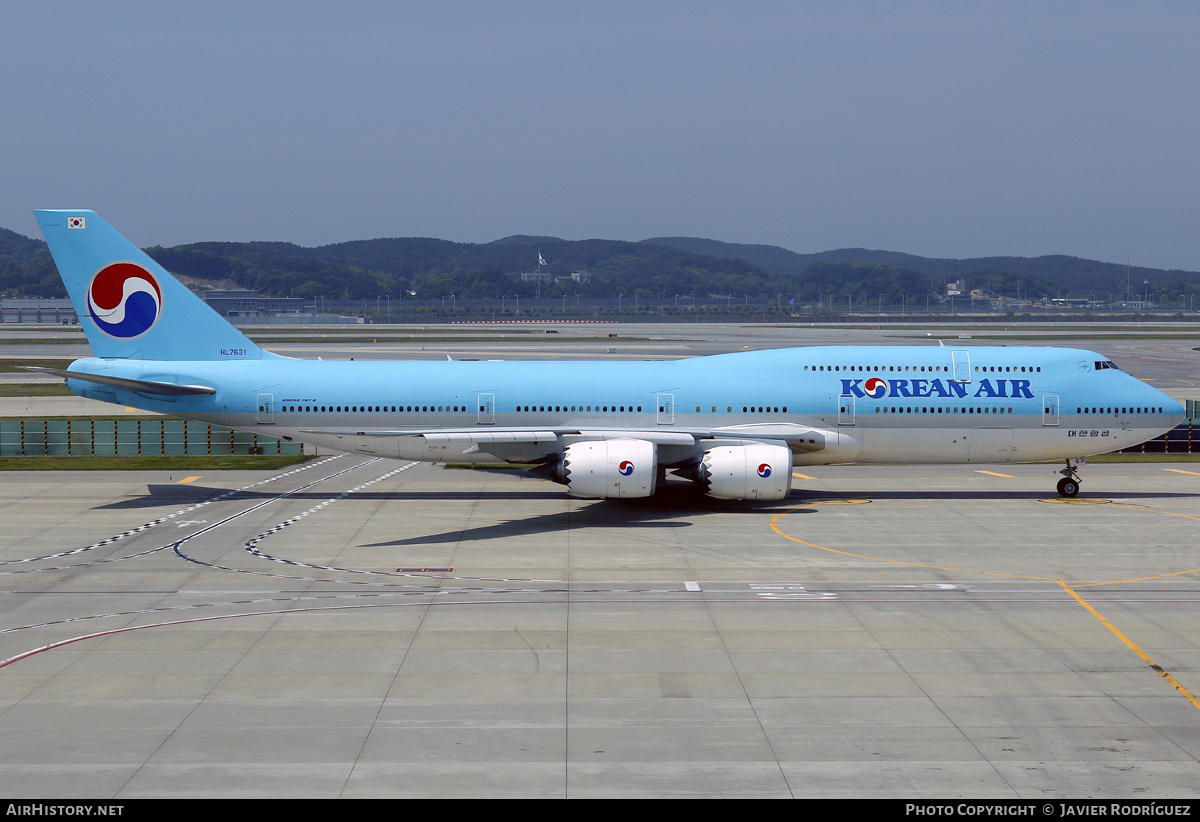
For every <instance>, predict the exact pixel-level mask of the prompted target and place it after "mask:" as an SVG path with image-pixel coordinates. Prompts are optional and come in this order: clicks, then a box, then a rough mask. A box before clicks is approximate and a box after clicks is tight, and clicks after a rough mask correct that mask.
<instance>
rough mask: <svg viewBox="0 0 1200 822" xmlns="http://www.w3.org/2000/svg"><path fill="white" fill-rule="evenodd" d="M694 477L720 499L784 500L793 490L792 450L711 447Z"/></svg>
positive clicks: (709, 492)
mask: <svg viewBox="0 0 1200 822" xmlns="http://www.w3.org/2000/svg"><path fill="white" fill-rule="evenodd" d="M693 477H694V479H695V480H696V482H697V483H699V484H700V486H701V487H703V488H704V492H705V493H706V494H708V495H709V496H710V497H716V498H717V499H761V500H767V499H783V498H784V497H786V496H787V495H788V493H789V492H790V491H791V490H792V452H791V450H789V449H788V448H787V447H786V446H782V445H727V446H722V447H720V448H712V449H710V450H708V451H705V452H704V458H703V459H702V460H701V461H700V464H699V465H698V466H697V467H696V470H695V471H694V472H693Z"/></svg>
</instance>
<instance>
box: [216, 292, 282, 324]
mask: <svg viewBox="0 0 1200 822" xmlns="http://www.w3.org/2000/svg"><path fill="white" fill-rule="evenodd" d="M200 296H202V297H204V301H205V302H206V303H208V305H209V307H210V308H212V310H213V311H216V312H217V313H218V314H220V315H221V316H222V317H224V318H225V319H227V320H238V319H260V320H261V319H262V318H264V317H274V316H277V315H279V314H301V313H303V312H304V298H303V297H260V296H259V294H258V291H257V290H256V289H253V288H227V289H219V288H214V289H211V290H208V291H202V292H200Z"/></svg>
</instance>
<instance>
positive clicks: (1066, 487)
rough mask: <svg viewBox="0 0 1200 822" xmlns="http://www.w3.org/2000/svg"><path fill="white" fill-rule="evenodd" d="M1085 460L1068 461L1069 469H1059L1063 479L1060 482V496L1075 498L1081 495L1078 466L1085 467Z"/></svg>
mask: <svg viewBox="0 0 1200 822" xmlns="http://www.w3.org/2000/svg"><path fill="white" fill-rule="evenodd" d="M1083 463H1084V459H1083V457H1080V458H1079V459H1068V460H1067V467H1066V468H1061V469H1059V472H1058V473H1060V474H1062V477H1063V478H1062V479H1060V480H1059V481H1058V494H1059V496H1062V497H1068V498H1070V497H1074V496H1075V495H1077V494H1078V493H1079V471H1078V470H1076V469H1077V466H1080V465H1083Z"/></svg>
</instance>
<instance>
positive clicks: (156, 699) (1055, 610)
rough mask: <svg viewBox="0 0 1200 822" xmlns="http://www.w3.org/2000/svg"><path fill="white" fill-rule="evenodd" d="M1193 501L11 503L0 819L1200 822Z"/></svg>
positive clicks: (851, 472)
mask: <svg viewBox="0 0 1200 822" xmlns="http://www.w3.org/2000/svg"><path fill="white" fill-rule="evenodd" d="M1195 467H1196V466H1195V465H1194V464H1192V463H1180V464H1174V465H1171V464H1139V465H1089V466H1087V468H1086V469H1085V475H1084V484H1083V488H1084V492H1083V494H1082V495H1081V497H1080V498H1078V499H1077V500H1075V501H1073V502H1071V503H1063V502H1062V501H1060V500H1059V499H1058V498H1057V497H1056V495H1055V494H1054V491H1053V484H1054V480H1055V478H1056V477H1055V475H1054V474H1053V469H1052V468H1051V467H1050V466H1003V467H987V470H986V471H983V470H975V469H974V466H952V467H929V468H911V467H899V468H879V467H840V468H832V467H830V468H824V467H823V468H809V469H806V470H805V472H804V474H803V476H800V477H797V479H796V483H797V486H798V488H797V490H796V491H795V492H794V493H793V496H792V497H791V498H790V499H788V500H786V501H784V502H781V503H778V504H773V505H765V506H764V505H752V504H745V503H741V504H733V503H716V502H712V501H700V500H697V499H695V498H694V497H691V496H690V495H689V494H688V493H686V491H684V490H683V489H682V486H681V487H680V488H679V489H675V488H672V489H671V490H670V491H669V492H668V494H667V495H666V496H665V497H663V498H662V499H659V498H655V499H653V500H650V501H640V502H637V503H619V502H587V501H579V500H572V499H570V498H568V497H566V496H565V495H564V494H563V493H562V492H561V490H560V488H559V486H556V485H553V484H551V483H549V482H545V481H543V480H540V479H536V478H533V477H531V476H529V475H526V474H523V473H520V472H515V471H499V470H492V471H470V470H454V469H444V468H441V467H437V466H428V465H411V466H406V465H405V464H401V463H394V462H392V463H389V462H384V461H367V462H364V461H363V460H362V459H361V458H358V457H348V456H347V457H339V458H327V459H321V460H319V461H315V462H314V463H309V464H307V465H306V466H304V467H302V468H298V469H290V470H289V471H285V472H281V473H280V474H278V475H274V476H269V475H266V474H262V473H257V472H241V473H220V474H213V475H211V476H204V475H200V476H198V477H183V476H179V475H159V474H154V473H133V472H94V473H84V472H80V473H52V472H27V473H20V474H16V473H9V474H4V475H0V505H2V506H3V508H2V511H3V514H2V516H3V521H4V523H5V527H4V529H3V531H2V532H0V563H3V564H2V565H0V657H2V658H3V660H4V662H3V667H0V734H2V735H3V738H4V739H5V740H6V742H5V744H4V745H3V746H0V763H2V767H0V791H3V792H5V793H7V794H9V795H20V796H28V797H38V798H70V797H112V798H114V799H123V798H131V797H149V796H170V797H180V796H215V797H230V796H238V797H256V796H271V797H274V796H314V797H369V796H512V797H592V796H607V797H643V796H654V797H676V796H680V797H682V796H687V797H699V796H705V797H707V796H712V797H715V796H747V797H749V796H754V797H816V796H834V797H851V796H874V797H936V798H945V797H999V798H1018V797H1019V798H1026V799H1033V798H1037V799H1043V800H1045V799H1048V798H1067V797H1128V798H1151V797H1195V796H1197V795H1198V794H1200V701H1198V700H1197V698H1196V697H1195V696H1193V695H1194V694H1198V693H1200V648H1198V646H1200V622H1198V621H1197V619H1196V614H1197V608H1198V605H1200V567H1198V566H1200V557H1198V556H1197V554H1196V551H1195V533H1196V523H1197V521H1198V520H1200V471H1198V470H1193V469H1194V468H1195Z"/></svg>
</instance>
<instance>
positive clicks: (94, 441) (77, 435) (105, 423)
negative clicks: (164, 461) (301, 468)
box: [0, 419, 303, 457]
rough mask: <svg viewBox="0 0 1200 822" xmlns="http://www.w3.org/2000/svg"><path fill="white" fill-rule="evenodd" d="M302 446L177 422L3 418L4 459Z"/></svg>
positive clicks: (296, 450) (0, 449)
mask: <svg viewBox="0 0 1200 822" xmlns="http://www.w3.org/2000/svg"><path fill="white" fill-rule="evenodd" d="M300 453H303V451H302V445H301V444H300V443H298V442H287V441H284V440H281V439H278V438H277V437H268V436H264V435H262V434H254V433H251V432H247V431H236V430H234V429H232V428H226V427H225V426H223V425H212V424H211V423H206V422H197V421H195V420H177V419H115V420H87V419H80V420H46V419H6V420H0V457H126V456H128V457H171V456H230V455H241V454H246V455H249V454H300Z"/></svg>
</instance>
